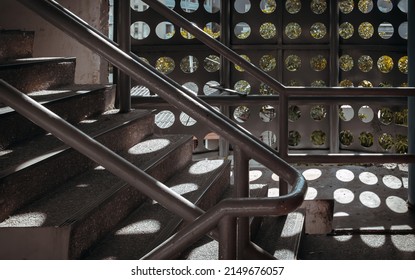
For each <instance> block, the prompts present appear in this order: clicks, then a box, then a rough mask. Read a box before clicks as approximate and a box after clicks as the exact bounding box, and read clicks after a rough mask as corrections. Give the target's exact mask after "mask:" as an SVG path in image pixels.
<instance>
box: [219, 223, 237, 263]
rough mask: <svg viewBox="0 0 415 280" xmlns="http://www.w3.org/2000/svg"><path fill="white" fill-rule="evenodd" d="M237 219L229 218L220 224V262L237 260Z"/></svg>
mask: <svg viewBox="0 0 415 280" xmlns="http://www.w3.org/2000/svg"><path fill="white" fill-rule="evenodd" d="M236 219H237V218H235V217H229V216H227V217H225V218H222V220H221V221H220V222H219V225H218V228H219V259H220V260H236V228H237V225H236Z"/></svg>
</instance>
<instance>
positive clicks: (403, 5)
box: [398, 0, 408, 13]
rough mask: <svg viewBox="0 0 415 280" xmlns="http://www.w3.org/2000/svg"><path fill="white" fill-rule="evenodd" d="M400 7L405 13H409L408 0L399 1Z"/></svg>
mask: <svg viewBox="0 0 415 280" xmlns="http://www.w3.org/2000/svg"><path fill="white" fill-rule="evenodd" d="M398 8H399V10H401V12H403V13H408V0H401V1H399V3H398Z"/></svg>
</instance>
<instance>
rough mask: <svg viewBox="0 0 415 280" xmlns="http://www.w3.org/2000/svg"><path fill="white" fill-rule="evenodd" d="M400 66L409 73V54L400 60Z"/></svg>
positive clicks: (405, 72)
mask: <svg viewBox="0 0 415 280" xmlns="http://www.w3.org/2000/svg"><path fill="white" fill-rule="evenodd" d="M398 68H399V71H401V72H402V73H404V74H408V56H407V55H405V56H402V57H401V58H400V59H399V61H398Z"/></svg>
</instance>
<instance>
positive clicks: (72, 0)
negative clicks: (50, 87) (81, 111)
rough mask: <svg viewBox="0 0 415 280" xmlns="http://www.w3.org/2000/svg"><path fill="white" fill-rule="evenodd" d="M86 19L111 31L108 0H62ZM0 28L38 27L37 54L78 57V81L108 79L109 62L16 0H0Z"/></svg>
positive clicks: (28, 28)
mask: <svg viewBox="0 0 415 280" xmlns="http://www.w3.org/2000/svg"><path fill="white" fill-rule="evenodd" d="M58 2H59V3H61V4H62V5H64V6H65V7H66V8H68V9H69V10H71V11H72V12H73V13H75V14H77V15H78V16H80V17H81V18H82V19H83V20H85V21H86V22H88V23H89V24H91V25H92V26H94V27H95V28H97V29H99V30H101V31H102V32H103V33H104V34H108V0H88V1H85V0H59V1H58ZM0 29H22V30H27V31H35V43H34V54H33V55H34V56H35V57H43V56H65V57H68V56H73V57H76V58H77V67H76V75H75V82H76V83H79V84H97V83H107V82H108V63H107V62H106V61H105V60H104V59H102V58H101V57H100V56H98V55H96V54H94V53H93V52H91V51H90V50H89V49H87V48H85V47H84V46H82V45H81V44H79V43H78V42H77V41H76V40H75V39H72V38H70V37H69V36H67V35H66V34H64V33H63V32H62V31H60V30H58V29H57V28H55V27H53V26H52V25H51V24H49V23H48V22H46V21H45V20H43V19H42V18H40V17H39V16H38V15H36V14H34V13H33V12H32V11H30V10H28V9H26V8H25V7H23V6H22V5H21V4H19V3H18V2H17V1H15V0H1V1H0Z"/></svg>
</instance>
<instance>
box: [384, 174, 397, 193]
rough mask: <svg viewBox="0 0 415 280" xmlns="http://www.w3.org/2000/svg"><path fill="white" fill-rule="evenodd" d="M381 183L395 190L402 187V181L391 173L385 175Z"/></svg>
mask: <svg viewBox="0 0 415 280" xmlns="http://www.w3.org/2000/svg"><path fill="white" fill-rule="evenodd" d="M382 181H383V183H384V184H385V186H387V187H388V188H390V189H393V190H397V189H400V188H401V187H402V181H401V180H400V179H399V178H398V177H396V176H393V175H385V176H383V178H382Z"/></svg>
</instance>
